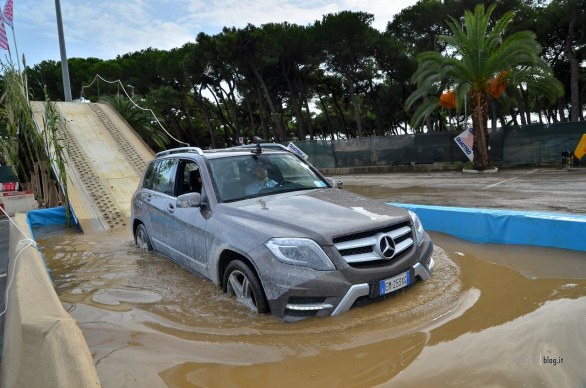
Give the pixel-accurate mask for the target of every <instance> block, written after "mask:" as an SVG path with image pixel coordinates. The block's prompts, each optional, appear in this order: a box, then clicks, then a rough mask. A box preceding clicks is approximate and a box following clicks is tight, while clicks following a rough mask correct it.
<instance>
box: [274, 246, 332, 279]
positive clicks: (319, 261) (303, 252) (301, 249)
mask: <svg viewBox="0 0 586 388" xmlns="http://www.w3.org/2000/svg"><path fill="white" fill-rule="evenodd" d="M265 246H266V247H267V248H268V249H269V251H271V253H272V254H273V256H275V258H276V259H277V260H278V261H280V262H281V263H285V264H291V265H300V266H303V267H309V268H313V269H315V270H318V271H333V270H335V269H336V267H334V264H333V263H332V261H331V260H330V258H329V257H328V256H327V255H326V254H325V252H324V251H323V249H321V247H320V246H319V245H317V243H316V242H315V241H313V240H310V239H307V238H273V239H270V240H269V241H267V242H266V243H265Z"/></svg>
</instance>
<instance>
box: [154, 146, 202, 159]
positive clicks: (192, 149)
mask: <svg viewBox="0 0 586 388" xmlns="http://www.w3.org/2000/svg"><path fill="white" fill-rule="evenodd" d="M179 152H195V153H196V154H198V155H203V151H202V150H201V148H199V147H179V148H172V149H170V150H166V151H161V152H159V153H157V154H155V158H159V157H161V156H167V155H171V154H176V153H179Z"/></svg>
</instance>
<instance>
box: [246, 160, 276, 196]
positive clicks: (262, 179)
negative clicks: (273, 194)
mask: <svg viewBox="0 0 586 388" xmlns="http://www.w3.org/2000/svg"><path fill="white" fill-rule="evenodd" d="M253 175H254V181H253V182H252V183H251V184H249V185H248V186H247V187H246V189H245V190H244V194H246V195H252V194H256V193H258V192H259V191H260V190H261V189H263V188H266V187H274V186H276V185H277V182H276V181H274V180H272V179H270V178H269V177H268V173H267V167H266V166H265V165H264V164H262V163H256V164H255V166H254V169H253Z"/></svg>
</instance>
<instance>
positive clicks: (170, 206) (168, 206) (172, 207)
mask: <svg viewBox="0 0 586 388" xmlns="http://www.w3.org/2000/svg"><path fill="white" fill-rule="evenodd" d="M167 211H168V212H169V213H171V214H173V213H175V206H173V204H172V203H170V204H168V205H167Z"/></svg>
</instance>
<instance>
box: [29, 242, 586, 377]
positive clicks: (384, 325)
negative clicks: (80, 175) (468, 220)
mask: <svg viewBox="0 0 586 388" xmlns="http://www.w3.org/2000/svg"><path fill="white" fill-rule="evenodd" d="M431 236H432V239H433V241H434V244H435V253H434V257H435V260H436V263H437V267H436V271H435V273H434V276H433V277H432V279H431V280H429V281H427V282H425V283H417V284H415V285H414V286H412V287H410V288H409V289H407V290H406V291H405V292H403V293H401V294H398V295H396V296H394V297H391V298H388V299H386V300H383V301H381V302H380V303H376V304H371V305H367V306H362V307H358V308H354V309H352V310H350V311H349V312H347V313H345V314H343V315H341V316H338V317H330V318H323V319H310V320H306V321H302V322H299V323H295V324H286V323H282V322H280V321H278V320H276V319H274V318H272V317H271V316H258V315H255V314H252V313H250V312H249V311H247V310H246V309H245V308H244V307H243V306H241V305H239V304H238V303H237V302H236V301H235V300H233V299H232V298H230V297H227V296H226V295H224V294H222V293H221V291H220V289H219V288H217V287H216V286H214V285H213V284H212V283H211V282H209V281H206V280H204V279H201V278H199V277H197V276H196V275H193V274H192V273H190V272H188V271H186V270H185V269H183V268H181V267H179V266H177V265H175V264H174V263H173V262H171V261H170V260H168V259H166V258H164V257H162V256H160V255H158V254H156V253H143V252H141V251H139V250H138V249H137V248H135V247H134V245H133V242H132V237H131V236H130V233H128V232H127V231H118V232H107V233H102V234H94V235H81V234H77V233H68V234H62V233H59V234H55V233H50V234H44V235H43V234H42V233H40V234H39V233H37V241H38V243H39V245H40V246H41V248H42V251H43V254H44V256H45V260H46V261H47V265H48V267H49V268H50V271H51V276H52V278H53V280H54V283H55V288H56V290H57V293H58V294H59V296H60V298H61V300H62V302H63V304H64V306H65V308H66V309H67V310H68V311H69V312H70V314H71V315H72V316H73V317H74V318H75V319H77V320H78V322H79V325H80V327H81V329H82V331H83V333H84V335H85V338H86V340H87V343H88V345H89V348H90V351H91V353H92V355H93V358H94V361H95V364H96V366H97V370H98V374H99V376H100V379H101V381H102V384H103V386H104V387H141V388H144V387H165V386H169V387H204V386H205V387H228V386H243V387H274V386H295V387H298V386H304V387H312V386H316V387H317V386H319V387H324V386H328V387H331V386H356V387H370V386H377V385H380V386H389V387H395V386H396V387H405V386H436V385H439V384H444V385H448V386H454V385H458V386H471V385H473V386H487V385H490V386H522V385H525V386H560V387H561V386H568V387H570V386H576V387H577V386H586V368H584V365H586V353H585V352H584V349H586V323H585V321H584V317H586V265H585V260H586V254H584V253H583V252H574V251H565V250H558V249H545V248H539V249H536V248H530V247H519V246H504V245H489V244H474V243H468V242H465V241H462V240H457V239H454V238H452V237H450V236H447V235H443V234H439V233H432V234H431ZM554 363H555V365H554Z"/></svg>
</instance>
